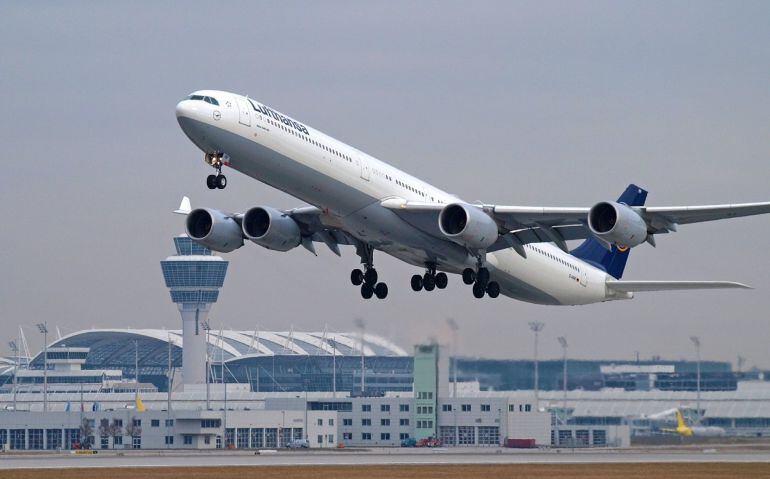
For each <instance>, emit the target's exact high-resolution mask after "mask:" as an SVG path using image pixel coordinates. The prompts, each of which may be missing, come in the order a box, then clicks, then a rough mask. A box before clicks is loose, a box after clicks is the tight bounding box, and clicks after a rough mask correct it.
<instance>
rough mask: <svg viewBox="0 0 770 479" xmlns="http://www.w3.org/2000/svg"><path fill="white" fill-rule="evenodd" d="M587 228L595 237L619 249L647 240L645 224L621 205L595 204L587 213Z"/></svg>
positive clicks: (637, 214)
mask: <svg viewBox="0 0 770 479" xmlns="http://www.w3.org/2000/svg"><path fill="white" fill-rule="evenodd" d="M588 227H589V228H590V229H591V233H593V234H594V235H596V236H597V237H599V238H601V239H603V240H604V241H606V242H608V243H611V244H614V245H617V246H619V247H621V248H623V247H629V248H633V247H634V246H638V245H640V244H642V243H643V242H644V241H645V240H646V239H647V223H645V221H644V219H643V218H642V217H641V216H639V213H637V212H636V211H634V210H633V209H631V208H630V207H628V206H626V205H624V204H622V203H615V202H610V201H604V202H601V203H597V204H595V205H594V206H593V207H591V210H590V211H589V212H588Z"/></svg>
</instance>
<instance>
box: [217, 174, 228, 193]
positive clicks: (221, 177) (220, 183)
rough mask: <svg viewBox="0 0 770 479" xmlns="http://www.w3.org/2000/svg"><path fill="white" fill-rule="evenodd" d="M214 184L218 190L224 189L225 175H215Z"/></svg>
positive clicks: (225, 183)
mask: <svg viewBox="0 0 770 479" xmlns="http://www.w3.org/2000/svg"><path fill="white" fill-rule="evenodd" d="M216 184H217V188H219V189H220V190H224V189H225V187H226V186H227V177H226V176H225V175H217V176H216Z"/></svg>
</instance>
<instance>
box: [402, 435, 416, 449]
mask: <svg viewBox="0 0 770 479" xmlns="http://www.w3.org/2000/svg"><path fill="white" fill-rule="evenodd" d="M401 447H417V440H416V439H415V438H413V437H408V438H406V439H403V440H402V441H401Z"/></svg>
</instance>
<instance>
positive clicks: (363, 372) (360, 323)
mask: <svg viewBox="0 0 770 479" xmlns="http://www.w3.org/2000/svg"><path fill="white" fill-rule="evenodd" d="M354 322H355V324H356V327H357V328H359V329H360V330H361V396H363V395H364V389H365V388H366V380H365V379H364V378H365V377H366V370H365V369H364V368H365V364H364V331H365V329H366V323H365V322H364V320H363V319H362V318H356V319H355V321H354Z"/></svg>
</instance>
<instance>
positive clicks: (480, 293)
mask: <svg viewBox="0 0 770 479" xmlns="http://www.w3.org/2000/svg"><path fill="white" fill-rule="evenodd" d="M484 293H486V290H485V289H484V287H483V286H481V285H480V284H479V283H476V284H474V285H473V297H475V298H478V299H481V298H483V297H484Z"/></svg>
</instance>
